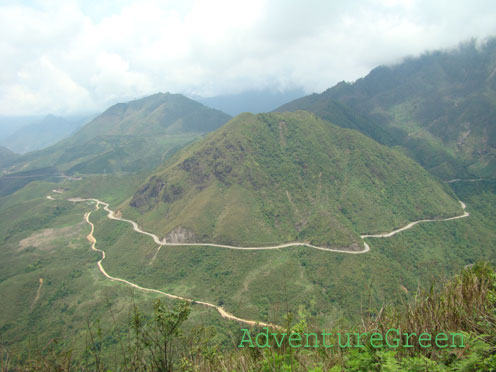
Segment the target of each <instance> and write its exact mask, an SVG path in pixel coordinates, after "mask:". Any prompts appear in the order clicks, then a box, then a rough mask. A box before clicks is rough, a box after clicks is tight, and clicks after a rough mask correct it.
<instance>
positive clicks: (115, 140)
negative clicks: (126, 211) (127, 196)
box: [16, 93, 230, 174]
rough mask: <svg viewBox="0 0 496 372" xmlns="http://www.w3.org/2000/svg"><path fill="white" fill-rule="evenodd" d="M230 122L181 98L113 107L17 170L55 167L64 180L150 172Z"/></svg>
mask: <svg viewBox="0 0 496 372" xmlns="http://www.w3.org/2000/svg"><path fill="white" fill-rule="evenodd" d="M229 118H230V117H229V115H227V114H224V113H223V112H221V111H218V110H214V109H210V108H208V107H206V106H203V105H202V104H200V103H198V102H195V101H193V100H190V99H188V98H186V97H184V96H182V95H179V94H170V93H166V94H162V93H159V94H155V95H153V96H150V97H145V98H143V99H139V100H136V101H132V102H129V103H119V104H117V105H114V106H112V107H111V108H109V109H108V110H106V111H105V112H104V113H102V114H101V115H99V116H98V117H96V118H95V119H94V120H92V121H91V122H90V123H88V124H86V125H85V126H84V127H83V128H81V129H80V130H79V131H78V132H76V133H75V134H74V135H72V136H71V137H69V138H67V139H65V140H63V141H61V142H59V143H57V144H56V145H53V146H51V147H49V148H46V149H44V150H41V151H36V152H32V153H29V154H26V155H24V156H22V157H20V158H19V159H18V160H17V161H16V170H17V171H18V170H21V169H22V170H23V171H26V170H35V169H42V168H47V167H55V168H56V169H57V170H58V171H59V172H64V173H66V174H74V173H83V174H85V173H86V174H88V173H93V174H94V173H112V172H135V171H142V170H145V169H149V170H151V169H153V168H154V167H155V166H157V165H158V164H160V163H161V162H162V161H163V160H164V159H165V158H166V157H167V156H169V155H170V154H172V153H173V152H174V151H175V150H177V149H178V148H180V147H182V146H184V145H185V144H186V143H188V142H191V141H193V140H194V139H196V138H198V137H199V136H201V135H203V134H204V133H207V132H209V131H212V130H214V129H216V128H218V127H220V126H221V125H222V124H224V123H225V122H226V121H227V120H229Z"/></svg>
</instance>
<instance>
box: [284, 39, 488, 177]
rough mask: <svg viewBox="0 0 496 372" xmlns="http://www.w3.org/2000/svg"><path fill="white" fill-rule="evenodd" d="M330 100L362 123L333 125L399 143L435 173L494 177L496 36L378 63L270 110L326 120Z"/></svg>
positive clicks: (450, 175)
mask: <svg viewBox="0 0 496 372" xmlns="http://www.w3.org/2000/svg"><path fill="white" fill-rule="evenodd" d="M337 105H340V106H342V107H345V108H346V109H348V110H351V111H352V112H353V113H354V114H355V115H359V116H362V117H363V118H365V119H366V121H367V120H368V122H369V125H368V126H367V125H366V126H365V127H364V126H361V125H358V124H357V125H354V124H353V123H352V124H349V123H342V122H340V121H339V120H336V121H334V122H335V123H336V124H337V125H340V126H344V127H354V128H355V129H359V130H361V131H362V132H364V133H365V134H367V135H369V136H371V137H372V138H374V139H376V140H378V141H380V142H383V143H387V144H388V145H397V146H400V148H401V149H402V150H403V151H404V152H405V153H407V154H408V155H409V156H411V157H412V158H414V159H415V160H417V161H418V162H420V164H422V165H423V166H424V167H425V168H427V169H429V170H430V171H431V172H432V173H434V174H436V175H438V176H440V177H442V178H455V177H470V176H478V177H486V178H495V177H496V119H495V118H496V39H495V38H493V39H489V40H487V41H486V42H484V43H480V44H478V43H476V42H475V41H470V42H467V43H464V44H461V45H460V46H459V47H458V48H456V49H453V50H447V51H435V52H430V53H425V54H424V55H422V56H420V57H418V58H407V59H405V60H404V61H403V62H402V63H400V64H397V65H393V66H380V67H377V68H375V69H374V70H372V71H371V72H370V73H369V74H368V75H367V76H366V77H364V78H361V79H358V80H357V81H356V82H354V83H346V82H341V83H339V84H337V85H336V86H334V87H332V88H330V89H328V90H327V91H325V92H323V93H322V94H313V95H310V96H306V97H303V98H301V99H298V100H295V101H293V102H290V103H288V104H285V105H283V106H281V107H279V108H278V109H277V111H295V110H308V111H311V112H314V113H315V114H317V115H319V116H320V117H323V118H328V117H329V116H330V115H331V116H332V115H333V113H334V111H335V107H336V106H337ZM352 121H353V120H352ZM384 132H386V133H387V135H385V134H384Z"/></svg>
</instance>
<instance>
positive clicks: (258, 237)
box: [124, 111, 460, 250]
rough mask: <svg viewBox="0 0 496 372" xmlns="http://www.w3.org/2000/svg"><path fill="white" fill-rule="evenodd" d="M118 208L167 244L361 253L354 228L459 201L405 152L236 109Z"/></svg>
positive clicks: (434, 211)
mask: <svg viewBox="0 0 496 372" xmlns="http://www.w3.org/2000/svg"><path fill="white" fill-rule="evenodd" d="M124 212H125V213H128V214H130V215H133V218H137V219H138V221H139V223H140V224H142V225H143V226H146V227H147V228H149V229H151V230H153V231H157V232H159V233H161V234H163V235H164V236H167V239H168V241H169V242H171V241H186V242H188V241H190V242H216V243H224V244H239V245H242V246H247V245H254V244H256V245H264V244H275V243H283V242H294V241H301V242H303V241H307V242H310V243H312V244H318V245H325V246H332V247H342V248H344V249H349V250H360V249H362V244H363V243H362V241H361V239H360V237H359V234H360V233H365V232H382V231H388V230H391V229H392V228H395V227H399V226H401V225H404V224H405V223H406V222H407V221H413V220H416V219H421V218H434V217H440V216H453V215H456V214H457V213H458V214H459V213H460V206H459V204H458V203H457V201H456V199H454V198H453V196H452V195H450V194H449V192H448V191H447V188H446V187H445V186H443V185H442V184H440V183H439V182H438V181H436V180H435V179H434V178H433V177H432V176H430V175H429V174H428V173H427V172H426V171H425V170H424V169H422V167H420V166H419V165H418V164H416V163H415V162H414V161H412V160H411V159H409V158H408V157H406V156H404V155H403V154H401V153H399V152H397V151H394V150H391V149H389V148H387V147H386V146H382V145H380V144H379V143H377V142H376V141H374V140H372V139H370V138H368V137H367V136H365V135H363V134H361V133H359V132H357V131H354V130H349V129H343V128H340V127H337V126H335V125H333V124H331V123H329V122H327V121H324V120H322V119H319V118H317V117H316V116H315V115H313V114H311V113H308V112H305V111H297V112H295V113H289V112H286V113H271V114H258V115H253V114H248V113H246V114H241V115H239V116H237V117H236V118H234V119H233V120H231V121H230V122H229V123H227V124H226V125H224V126H223V127H222V128H220V129H218V130H217V131H215V132H213V133H211V134H210V135H209V136H207V137H206V138H205V139H203V140H202V141H199V142H197V143H195V144H193V145H191V146H189V147H188V148H185V149H183V150H181V151H180V152H179V153H177V154H176V155H175V156H174V158H173V159H170V161H169V162H168V163H167V164H166V165H164V166H163V167H162V169H160V170H159V171H157V172H155V173H154V174H152V175H151V176H150V177H149V178H148V179H147V180H146V181H145V182H144V184H143V185H142V186H141V187H140V188H139V189H138V190H137V192H136V193H135V194H134V196H133V198H132V199H131V200H130V201H129V203H128V205H126V206H124Z"/></svg>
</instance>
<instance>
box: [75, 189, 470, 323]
mask: <svg viewBox="0 0 496 372" xmlns="http://www.w3.org/2000/svg"><path fill="white" fill-rule="evenodd" d="M68 200H69V201H71V202H84V201H89V202H94V203H96V210H98V209H99V206H100V204H101V205H103V209H104V210H105V211H106V212H107V213H108V214H107V217H108V218H110V219H113V220H118V221H124V222H127V223H130V224H131V225H132V226H133V229H134V231H136V232H138V233H141V234H144V235H148V236H150V237H151V238H152V239H153V241H154V242H155V243H156V244H158V245H159V246H208V247H218V248H226V249H235V250H271V249H282V248H287V247H294V246H306V247H309V248H314V249H318V250H323V251H329V252H338V253H346V254H362V253H366V252H368V251H370V247H369V245H368V244H367V243H366V242H365V241H364V248H363V249H362V250H361V251H347V250H343V249H332V248H327V247H318V246H314V245H311V244H308V243H303V242H293V243H284V244H279V245H275V246H265V247H237V246H231V245H223V244H214V243H167V242H166V241H165V238H164V239H163V240H160V239H159V238H158V236H157V235H155V234H153V233H149V232H146V231H143V230H142V229H141V228H140V227H139V226H138V224H137V223H136V222H134V221H131V220H128V219H125V218H121V217H116V216H115V213H114V211H113V210H111V209H110V208H109V204H108V203H105V202H103V201H101V200H98V199H94V198H89V199H82V198H71V199H68ZM460 204H461V206H462V208H463V212H464V213H463V214H461V215H459V216H454V217H449V218H443V219H424V220H419V221H414V222H411V223H409V224H408V225H406V226H404V227H401V228H399V229H397V230H393V231H391V232H389V233H382V234H364V235H360V237H361V238H362V240H363V239H365V238H388V237H391V236H393V235H395V234H397V233H399V232H401V231H405V230H408V229H410V228H412V227H413V226H415V225H416V224H419V223H423V222H442V221H451V220H456V219H460V218H464V217H468V216H469V215H470V214H469V213H468V212H466V211H465V208H466V206H465V204H464V203H463V202H461V201H460ZM90 215H91V212H87V213H86V214H85V215H84V218H85V220H86V222H87V223H88V224H89V225H90V226H91V231H90V233H89V234H88V236H87V239H88V240H89V241H90V242H91V249H92V250H94V251H95V252H99V253H100V254H101V255H102V258H101V259H100V260H99V261H98V263H97V265H98V269H99V270H100V272H101V273H102V274H103V275H104V276H105V277H106V278H107V279H109V280H112V281H118V282H122V283H125V284H127V285H129V286H131V287H134V288H136V289H139V290H142V291H146V292H151V293H157V294H160V295H163V296H166V297H168V298H172V299H177V300H184V301H188V302H190V303H194V304H199V305H203V306H206V307H210V308H213V309H215V310H217V312H218V313H219V314H220V315H221V316H222V317H223V318H225V319H230V320H234V321H237V322H240V323H244V324H248V325H251V326H254V325H259V326H262V327H264V326H266V327H272V328H277V329H281V327H280V326H278V325H276V324H271V323H264V322H257V321H254V320H248V319H243V318H238V317H236V316H235V315H233V314H231V313H229V312H227V311H225V310H224V309H223V308H222V307H220V306H217V305H214V304H211V303H208V302H204V301H196V300H192V299H189V298H185V297H181V296H176V295H173V294H170V293H166V292H162V291H159V290H158V289H152V288H145V287H142V286H140V285H138V284H134V283H131V282H129V281H127V280H125V279H121V278H116V277H113V276H111V275H109V274H108V273H107V272H106V271H105V269H104V268H103V265H102V261H103V260H104V259H105V251H103V250H100V249H98V248H96V247H95V244H96V239H95V237H94V236H93V232H94V228H95V227H94V225H93V223H92V222H91V221H90V220H89V217H90ZM157 253H158V252H157Z"/></svg>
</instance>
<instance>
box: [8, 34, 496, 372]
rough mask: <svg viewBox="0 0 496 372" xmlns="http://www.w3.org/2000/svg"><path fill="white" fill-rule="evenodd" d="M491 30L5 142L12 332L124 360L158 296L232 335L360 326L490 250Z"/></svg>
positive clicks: (34, 342) (161, 100)
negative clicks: (55, 137)
mask: <svg viewBox="0 0 496 372" xmlns="http://www.w3.org/2000/svg"><path fill="white" fill-rule="evenodd" d="M494 45H495V44H494V42H493V41H491V42H488V43H487V44H485V45H484V46H481V47H480V48H479V49H477V48H474V47H473V46H472V45H471V44H470V43H468V44H466V45H464V46H461V47H460V48H458V49H457V50H454V51H444V52H439V53H437V52H436V53H432V54H427V55H424V56H420V57H418V58H415V59H406V60H405V61H404V62H401V63H399V64H398V65H395V66H381V67H378V68H376V69H374V70H372V71H371V72H370V74H368V75H367V76H365V77H363V78H361V79H358V80H357V81H356V82H354V83H345V82H342V83H339V84H337V85H336V86H334V87H331V88H329V89H328V90H326V91H325V92H323V93H321V94H312V95H308V96H305V97H302V98H298V99H296V100H294V101H292V102H288V103H286V104H284V105H283V106H280V107H279V108H275V110H273V111H271V112H264V113H257V114H254V113H249V112H243V113H240V114H239V115H237V116H235V117H233V118H232V117H230V116H229V115H227V114H225V113H223V112H221V111H219V110H215V109H212V108H209V107H207V106H204V105H203V104H201V103H199V102H195V101H194V100H191V99H189V98H187V97H186V96H184V95H181V94H172V93H158V94H154V95H151V96H147V97H143V98H139V99H134V100H132V101H129V102H123V103H118V104H114V105H112V106H111V107H109V108H108V109H107V110H105V111H103V112H102V113H101V114H100V115H98V116H96V117H95V118H94V119H93V120H91V121H90V122H89V123H87V124H86V125H84V126H82V127H80V128H79V129H78V130H77V131H76V132H74V133H73V134H72V135H70V136H68V137H66V138H64V139H62V140H61V141H59V142H58V143H55V144H51V145H48V146H47V147H45V148H43V149H40V150H36V151H32V152H27V153H25V154H14V153H12V152H11V151H10V150H7V149H4V148H1V149H0V155H1V156H0V157H1V158H0V167H1V171H2V175H1V176H0V296H2V298H3V301H1V302H0V335H1V340H0V347H1V348H5V350H14V351H15V352H16V353H20V354H19V355H21V354H22V353H25V352H26V351H27V350H41V352H44V351H43V350H45V349H44V347H45V346H44V345H47V342H48V343H51V342H52V341H51V340H57V342H56V343H55V342H54V344H56V345H55V346H54V348H55V349H56V350H58V351H63V350H74V354H73V355H74V358H75V360H78V361H81V360H87V359H88V355H93V354H92V353H95V350H96V349H97V348H99V349H98V350H101V352H102V355H103V357H104V358H107V359H109V360H110V359H112V358H114V356H115V355H116V354H118V352H119V349H122V344H121V340H122V337H123V335H126V334H127V335H129V334H130V329H131V328H130V327H132V324H134V325H135V326H136V323H133V322H136V319H138V318H139V317H138V318H137V314H136V313H135V311H136V309H137V308H140V309H143V310H141V311H142V314H143V319H146V320H147V321H148V320H149V319H151V317H152V315H151V314H156V311H157V308H160V306H161V305H157V304H158V303H157V302H156V301H158V300H160V301H162V302H163V304H164V306H165V307H164V308H166V309H168V310H167V311H169V310H170V311H171V313H170V314H173V315H171V316H179V315H178V314H177V313H174V311H176V310H174V309H176V308H177V307H178V306H182V305H181V304H183V303H186V304H188V306H191V313H190V314H189V313H188V315H189V317H188V319H187V320H185V322H184V325H183V326H182V327H184V330H185V331H186V333H188V332H190V334H195V333H194V332H196V330H198V329H199V327H208V328H209V329H210V330H211V331H212V334H215V336H213V338H212V339H211V341H210V342H211V345H215V347H219V348H221V349H222V350H232V349H233V344H235V343H236V341H237V337H238V335H239V331H240V330H241V329H244V328H247V327H248V328H253V329H259V328H260V327H269V328H272V329H276V330H280V331H283V330H289V329H301V330H321V329H341V328H343V329H345V328H349V329H357V327H360V326H359V324H362V326H364V327H365V324H366V322H365V321H364V319H366V320H369V321H371V322H375V321H379V320H381V319H382V318H381V317H382V316H388V315H389V314H386V313H385V310H384V309H390V307H396V308H401V306H404V305H405V304H407V305H408V306H410V304H415V303H416V301H417V298H418V297H419V293H420V292H421V291H423V290H424V289H427V288H430V291H431V292H429V293H430V294H436V293H441V292H442V291H443V290H444V289H443V285H444V283H446V281H447V280H448V278H450V277H452V276H454V275H458V273H460V272H462V273H463V272H465V271H463V270H465V269H466V268H471V267H472V266H475V267H478V266H477V265H478V264H477V263H478V262H479V261H486V262H489V263H492V264H495V263H496V261H495V257H496V212H495V211H496V209H495V208H494V206H496V182H495V177H494V164H493V163H494V143H493V142H494V136H493V134H494V133H493V121H492V120H493V119H492V116H491V115H492V110H493V109H492V105H493V104H494V102H496V101H494V97H496V96H495V95H494V74H487V71H493V70H494V69H492V67H491V66H492V63H493V62H490V61H493V56H494V55H495V54H494ZM464 56H472V57H473V59H470V58H465V57H464ZM467 61H468V62H467ZM470 61H471V62H470ZM433 66H434V67H433ZM467 66H475V67H476V68H474V70H473V71H472V70H470V69H469V68H468V67H467ZM433 70H434V71H437V72H438V73H439V76H437V75H436V76H437V77H436V80H435V83H436V84H438V85H436V84H434V83H432V82H431V81H430V79H431V76H432V74H434V73H433ZM405 71H407V72H408V74H407V73H406V72H405ZM440 71H441V72H442V73H440ZM462 72H463V74H465V75H463V76H464V78H460V76H459V74H462ZM434 75H435V74H434ZM475 75H476V76H475ZM486 75H487V76H486ZM471 79H472V80H471ZM473 79H475V80H473ZM469 81H477V82H478V83H477V84H475V83H474V84H471V83H469ZM413 82H416V83H415V84H414V83H413ZM266 92H269V91H266ZM426 92H427V93H426ZM447 92H452V93H451V95H447ZM466 95H467V96H470V97H469V98H467V97H465V96H466ZM282 96H284V95H282V94H278V95H276V96H275V97H276V98H277V97H282ZM233 97H235V96H233ZM433 97H437V98H436V99H435V100H434V101H431V100H433V99H434V98H433ZM226 102H227V101H226ZM432 102H435V103H436V104H435V105H434V104H432ZM474 102H481V103H480V105H479V104H476V103H474ZM221 103H222V102H221ZM228 103H229V102H228ZM434 106H435V107H434ZM229 107H231V105H230V106H229ZM232 107H233V110H234V107H235V106H232ZM236 107H237V106H236ZM257 107H262V106H260V105H259V106H257ZM233 112H234V111H233ZM61 134H62V133H61ZM35 139H36V135H35V136H34V139H33V138H32V137H31V138H30V140H29V141H30V144H28V145H29V146H31V145H32V144H33V143H34V142H35ZM43 140H44V138H43ZM21 142H22V141H21ZM21 142H19V144H18V146H21V145H22V143H21ZM20 148H21V147H20ZM459 275H461V276H462V277H463V275H465V274H459ZM467 275H468V274H467ZM456 278H458V276H457V277H455V280H458V279H456ZM154 312H155V313H154ZM170 314H169V315H170ZM174 314H175V315H174ZM384 314H386V315H384ZM140 316H141V315H140ZM143 324H144V323H143ZM95 335H98V337H101V338H99V339H98V340H97V341H95V339H96V338H95ZM90 339H91V341H90ZM188 342H189V341H188ZM88 345H92V346H88ZM95 345H97V346H95ZM22 355H24V354H22ZM85 358H86V359H85ZM116 360H118V357H116ZM269 370H270V369H268V370H267V371H269ZM271 371H272V370H271ZM316 371H318V370H316Z"/></svg>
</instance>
